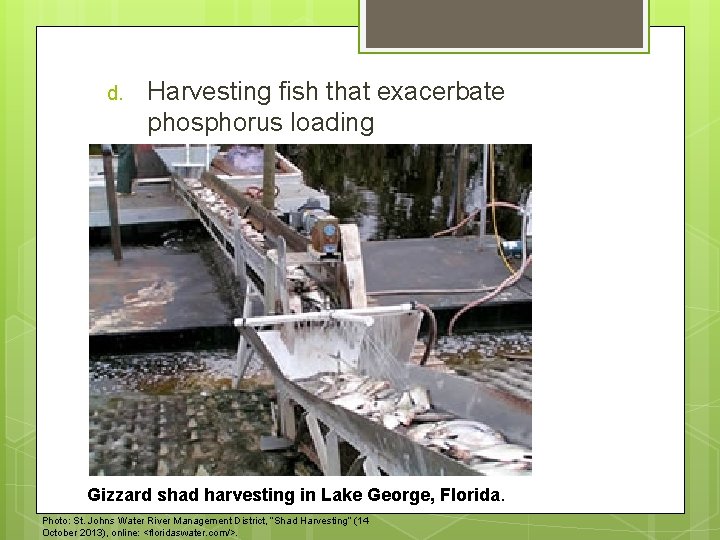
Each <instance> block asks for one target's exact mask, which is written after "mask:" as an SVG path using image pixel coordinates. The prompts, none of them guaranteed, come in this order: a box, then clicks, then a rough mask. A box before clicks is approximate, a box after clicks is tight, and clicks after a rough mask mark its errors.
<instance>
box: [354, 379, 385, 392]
mask: <svg viewBox="0 0 720 540" xmlns="http://www.w3.org/2000/svg"><path fill="white" fill-rule="evenodd" d="M389 387H390V383H389V382H387V381H378V380H376V379H369V380H367V381H365V382H364V383H363V384H361V385H360V387H359V388H358V389H357V391H358V392H359V393H361V394H365V395H373V394H375V392H379V391H380V390H385V389H387V388H389Z"/></svg>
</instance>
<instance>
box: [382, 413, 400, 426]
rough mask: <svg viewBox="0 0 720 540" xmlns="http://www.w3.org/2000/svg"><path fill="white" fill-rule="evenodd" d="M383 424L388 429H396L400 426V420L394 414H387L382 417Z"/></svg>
mask: <svg viewBox="0 0 720 540" xmlns="http://www.w3.org/2000/svg"><path fill="white" fill-rule="evenodd" d="M382 423H383V425H384V426H385V427H386V428H387V429H395V428H396V427H398V426H399V425H400V419H399V418H398V417H397V416H395V415H394V414H385V415H383V417H382Z"/></svg>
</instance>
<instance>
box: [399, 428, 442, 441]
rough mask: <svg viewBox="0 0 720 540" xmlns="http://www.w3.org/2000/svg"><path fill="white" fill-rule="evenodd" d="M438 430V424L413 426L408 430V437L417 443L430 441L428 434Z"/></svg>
mask: <svg viewBox="0 0 720 540" xmlns="http://www.w3.org/2000/svg"><path fill="white" fill-rule="evenodd" d="M435 428H436V424H421V425H418V426H413V427H411V428H410V429H408V430H407V433H406V435H407V436H408V437H409V438H410V439H411V440H413V441H415V442H420V441H422V440H423V439H429V437H428V434H429V433H432V431H433V430H434V429H435Z"/></svg>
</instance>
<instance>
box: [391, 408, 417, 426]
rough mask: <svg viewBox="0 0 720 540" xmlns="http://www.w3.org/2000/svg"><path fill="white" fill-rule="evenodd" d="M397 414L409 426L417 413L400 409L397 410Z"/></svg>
mask: <svg viewBox="0 0 720 540" xmlns="http://www.w3.org/2000/svg"><path fill="white" fill-rule="evenodd" d="M395 416H396V417H397V418H398V420H400V422H401V423H402V424H403V425H404V426H409V425H410V424H412V421H413V417H414V416H415V413H414V412H412V411H408V410H406V409H398V410H397V411H395Z"/></svg>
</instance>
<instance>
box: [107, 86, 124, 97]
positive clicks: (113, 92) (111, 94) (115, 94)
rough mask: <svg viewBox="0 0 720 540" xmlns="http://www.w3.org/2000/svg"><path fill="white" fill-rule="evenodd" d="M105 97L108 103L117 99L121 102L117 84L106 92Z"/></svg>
mask: <svg viewBox="0 0 720 540" xmlns="http://www.w3.org/2000/svg"><path fill="white" fill-rule="evenodd" d="M107 96H108V99H109V100H110V101H117V100H118V99H119V100H122V98H120V97H118V85H117V84H116V85H115V86H113V87H112V88H110V89H109V90H108V94H107Z"/></svg>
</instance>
